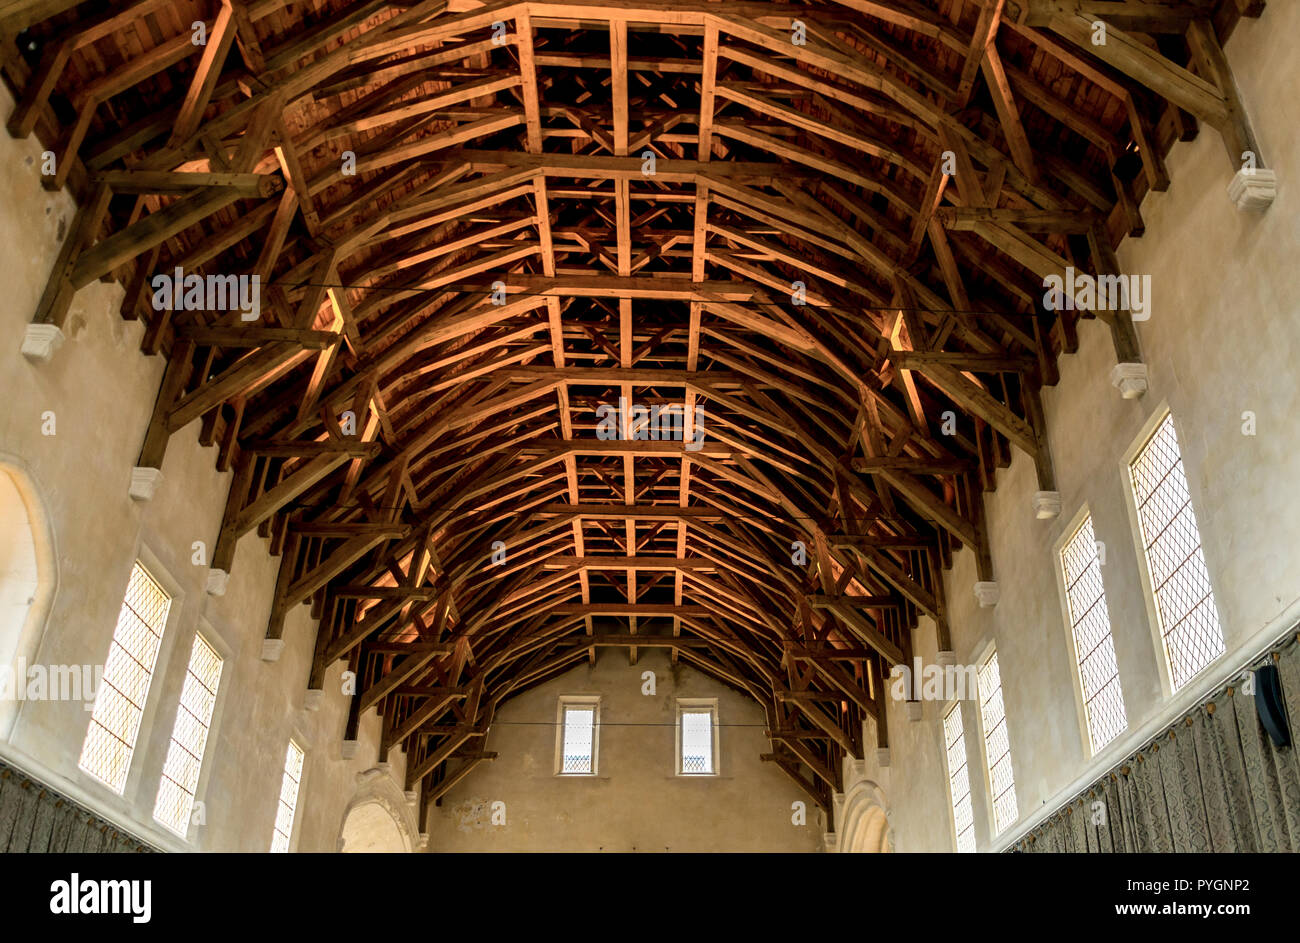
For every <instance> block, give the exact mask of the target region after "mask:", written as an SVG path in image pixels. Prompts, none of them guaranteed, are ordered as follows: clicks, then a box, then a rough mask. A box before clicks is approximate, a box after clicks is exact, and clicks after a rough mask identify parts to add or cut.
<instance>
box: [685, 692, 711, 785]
mask: <svg viewBox="0 0 1300 943" xmlns="http://www.w3.org/2000/svg"><path fill="white" fill-rule="evenodd" d="M681 743H682V756H681V772H682V773H683V774H684V775H692V776H708V775H712V774H713V710H712V709H710V708H706V709H697V708H692V709H689V710H683V711H682V713H681Z"/></svg>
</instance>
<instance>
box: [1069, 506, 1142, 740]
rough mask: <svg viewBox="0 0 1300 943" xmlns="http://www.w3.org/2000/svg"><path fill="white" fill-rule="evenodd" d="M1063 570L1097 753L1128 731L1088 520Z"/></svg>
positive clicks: (1090, 731)
mask: <svg viewBox="0 0 1300 943" xmlns="http://www.w3.org/2000/svg"><path fill="white" fill-rule="evenodd" d="M1061 571H1062V573H1063V574H1064V575H1065V597H1066V601H1067V603H1068V605H1069V610H1070V632H1071V634H1072V635H1073V637H1074V652H1075V658H1076V659H1077V660H1078V669H1079V681H1080V684H1081V686H1082V688H1083V704H1084V713H1085V716H1086V717H1087V721H1088V737H1089V739H1090V741H1091V743H1092V752H1093V753H1096V752H1097V751H1098V750H1100V749H1101V748H1102V747H1104V746H1105V745H1106V744H1108V743H1110V741H1112V740H1114V739H1115V738H1116V737H1117V736H1119V735H1120V734H1121V733H1123V732H1124V731H1125V730H1126V729H1127V728H1128V715H1127V713H1126V712H1125V710H1124V692H1123V691H1122V690H1121V689H1120V684H1119V665H1118V663H1117V662H1116V661H1115V642H1114V639H1112V637H1111V631H1110V613H1109V611H1108V610H1107V609H1106V591H1105V588H1104V586H1103V585H1102V581H1101V559H1100V557H1099V556H1098V553H1097V539H1096V536H1095V534H1094V533H1093V530H1092V515H1088V517H1087V518H1085V519H1084V522H1083V523H1082V524H1081V525H1079V529H1078V530H1077V531H1075V532H1074V536H1073V537H1071V538H1070V539H1069V541H1067V542H1066V544H1065V546H1064V547H1062V548H1061Z"/></svg>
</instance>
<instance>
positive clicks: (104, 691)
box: [78, 561, 172, 793]
mask: <svg viewBox="0 0 1300 943" xmlns="http://www.w3.org/2000/svg"><path fill="white" fill-rule="evenodd" d="M171 604H172V599H171V596H169V595H168V594H167V592H166V591H165V590H164V589H163V588H162V587H161V586H159V585H158V581H157V580H155V579H154V578H153V577H152V576H150V575H149V572H148V571H147V570H146V569H145V568H144V567H143V566H142V565H141V564H140V563H139V561H136V564H135V566H133V567H132V568H131V578H130V580H128V582H127V585H126V598H125V599H124V600H123V602H122V609H121V611H120V612H119V613H118V616H117V627H116V628H115V629H114V630H113V642H112V644H111V645H109V648H108V657H107V658H106V659H105V660H104V679H103V682H102V683H101V684H100V686H99V690H98V691H97V692H96V694H95V708H94V712H93V713H92V714H91V717H90V727H89V729H88V730H87V731H86V740H85V742H84V743H83V744H82V747H81V759H80V760H79V762H78V765H79V766H80V767H81V768H82V769H83V770H85V771H86V772H87V773H89V774H90V775H91V776H94V777H95V778H96V779H98V780H100V781H102V782H103V783H105V784H106V785H107V786H109V788H111V789H112V790H113V791H114V792H119V793H120V792H121V791H122V789H123V788H124V787H125V786H126V774H127V771H128V770H129V769H130V768H131V755H132V754H133V753H134V751H135V739H136V736H137V735H138V734H139V732H140V720H141V718H142V717H143V716H144V705H145V701H146V700H147V699H148V697H149V684H150V682H151V681H152V680H153V669H154V664H155V662H156V661H157V660H158V649H159V648H160V647H161V645H162V636H163V630H164V629H165V628H166V626H167V613H168V611H169V610H170V609H171Z"/></svg>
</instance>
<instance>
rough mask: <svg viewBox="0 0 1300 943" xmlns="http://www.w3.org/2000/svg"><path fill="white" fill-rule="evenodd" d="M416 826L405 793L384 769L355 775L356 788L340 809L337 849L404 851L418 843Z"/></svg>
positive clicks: (406, 851) (416, 845)
mask: <svg viewBox="0 0 1300 943" xmlns="http://www.w3.org/2000/svg"><path fill="white" fill-rule="evenodd" d="M418 833H419V826H418V823H417V822H416V820H415V814H414V812H413V811H412V810H411V806H410V804H409V803H408V802H407V801H406V796H405V795H404V794H403V793H402V791H401V790H400V789H399V788H398V787H397V783H395V782H394V781H393V778H392V777H391V776H389V775H388V773H386V772H385V771H384V770H382V769H379V768H374V769H368V770H366V771H365V772H364V773H358V774H357V791H356V793H355V795H353V797H352V801H351V802H349V803H348V807H347V808H346V809H345V810H344V812H343V821H342V822H341V823H340V825H339V837H338V850H339V851H341V852H370V853H390V854H404V853H409V852H411V851H414V850H416V848H418V847H419V845H420V840H419V834H418Z"/></svg>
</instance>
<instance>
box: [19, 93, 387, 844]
mask: <svg viewBox="0 0 1300 943" xmlns="http://www.w3.org/2000/svg"><path fill="white" fill-rule="evenodd" d="M12 107H13V101H12V98H11V97H10V96H9V94H8V93H7V92H6V91H4V90H3V89H0V113H3V114H4V115H6V116H7V115H8V114H9V112H10V111H11V110H12ZM39 155H40V147H39V145H38V144H37V142H36V140H35V138H29V139H27V140H25V141H15V140H13V139H12V138H10V137H9V136H8V135H7V134H0V192H3V193H4V194H5V201H4V206H3V208H0V284H3V286H4V300H3V303H0V402H3V403H4V404H5V408H4V409H3V410H2V411H0V464H3V465H5V466H6V470H16V472H17V473H18V474H19V476H20V477H22V478H24V479H25V480H26V481H28V482H29V483H32V487H31V489H30V490H31V491H32V492H33V494H34V495H35V498H36V499H38V500H39V503H40V504H41V505H43V506H42V507H38V508H37V509H36V510H37V513H38V514H39V515H43V516H44V518H45V520H46V521H47V522H48V524H49V529H50V531H51V534H52V538H51V540H50V548H51V549H52V551H53V556H54V558H55V567H54V569H56V570H57V574H58V576H57V582H58V585H57V590H56V591H55V592H54V594H53V600H52V605H51V607H50V610H49V613H48V616H47V617H46V618H45V620H44V625H43V635H41V636H40V638H39V643H38V646H37V648H36V659H37V660H38V661H39V662H40V663H42V664H73V665H82V664H89V665H95V664H100V665H102V664H103V661H104V658H105V655H106V654H107V651H108V646H109V643H110V640H111V638H112V634H113V629H114V626H115V624H116V621H117V614H118V610H119V608H120V607H121V604H122V594H123V591H124V590H125V587H126V581H127V577H128V574H129V572H130V569H131V566H132V562H133V561H134V560H135V559H136V558H137V556H140V557H142V558H143V559H145V560H146V562H147V565H148V566H149V567H150V569H151V570H153V571H154V573H155V576H157V577H158V578H159V579H160V580H161V581H162V582H163V583H164V585H165V586H166V588H167V589H169V590H170V591H171V592H172V593H173V594H174V596H175V600H174V602H173V605H172V611H171V615H170V618H169V621H168V625H167V629H166V632H165V634H164V638H163V644H162V648H161V651H160V653H159V656H158V663H157V667H156V669H155V674H154V681H153V685H152V687H151V689H150V692H149V699H148V703H147V705H146V711H145V719H144V723H143V726H142V728H141V733H140V736H139V740H138V743H137V749H136V752H135V756H134V758H133V761H132V764H131V771H130V775H129V778H128V783H127V786H126V790H125V793H124V795H122V796H117V795H115V794H114V793H113V792H112V791H111V790H109V789H108V788H106V787H105V786H103V785H101V784H100V783H99V782H98V781H97V780H94V779H93V778H91V777H89V776H88V775H86V774H84V773H82V772H81V771H80V770H79V769H78V767H77V761H78V758H79V755H80V750H81V744H82V740H83V739H84V737H85V733H86V727H87V724H88V722H89V719H90V713H89V711H87V710H85V709H84V708H83V706H82V704H81V703H80V702H73V703H68V702H58V701H40V702H38V701H26V702H23V703H21V704H20V705H17V707H18V711H17V717H16V719H15V720H13V722H12V725H10V724H9V723H6V724H5V725H4V726H3V727H0V754H2V755H4V756H5V757H6V758H8V759H10V760H12V761H13V762H15V763H16V764H17V765H19V766H21V767H24V768H26V769H28V770H29V771H31V772H32V773H33V774H35V775H37V776H38V777H42V778H44V779H46V780H47V781H49V782H50V784H51V785H52V786H54V787H56V788H60V789H64V790H66V791H67V792H68V793H69V794H70V795H72V796H73V798H76V799H78V800H80V801H83V802H85V803H87V804H88V805H90V806H91V807H92V808H94V809H95V810H96V811H99V812H101V813H102V814H104V815H106V816H107V817H109V818H110V819H112V820H115V821H117V822H119V823H121V824H123V825H124V826H125V827H127V828H129V829H131V830H132V831H134V832H136V833H137V834H140V835H141V836H143V837H145V838H148V839H150V840H152V841H154V842H156V843H158V844H159V845H161V846H163V847H165V848H169V849H174V850H186V849H188V850H204V851H265V850H266V849H267V848H268V847H269V845H270V840H271V833H272V826H273V824H274V821H275V814H276V808H277V802H278V796H279V791H280V780H281V776H282V770H283V764H284V754H285V748H286V744H287V742H288V739H289V738H290V737H291V736H293V737H296V738H297V739H298V742H299V743H300V745H302V746H303V747H304V748H305V750H306V754H307V756H306V770H305V773H304V778H303V785H302V794H301V798H300V800H299V806H298V823H297V827H296V830H295V832H296V835H295V845H296V847H297V849H298V850H300V851H333V850H335V848H336V845H337V841H338V837H339V830H340V827H341V824H342V821H343V814H344V811H345V808H346V807H347V805H348V802H349V800H350V799H351V798H352V796H353V794H354V793H355V792H356V790H357V788H358V777H360V776H361V774H363V773H364V772H365V771H366V770H367V769H368V768H370V767H373V766H374V764H375V758H376V755H377V753H376V743H377V738H378V733H379V721H378V718H377V717H376V715H375V713H374V712H373V711H371V712H369V713H368V715H367V716H365V717H364V718H363V722H362V725H361V734H360V742H359V745H358V748H357V750H356V754H355V757H354V758H353V759H351V760H344V759H343V758H342V757H341V755H340V750H341V741H342V732H343V727H344V722H345V718H346V711H347V699H346V698H345V697H344V696H343V694H342V689H341V685H340V682H339V675H340V673H341V671H342V668H343V666H342V664H341V663H339V664H336V665H335V666H334V667H333V668H332V669H331V671H330V673H329V675H328V678H327V682H326V685H325V698H324V703H323V705H322V707H321V709H320V710H319V711H308V710H304V707H303V698H304V693H305V688H306V679H307V673H308V669H309V666H310V660H311V655H312V646H313V640H314V636H315V625H314V623H313V622H312V620H311V619H310V617H309V614H308V610H307V609H306V608H305V607H304V608H301V609H299V610H297V611H296V612H294V613H292V614H291V616H290V618H289V620H288V623H287V625H286V629H285V642H286V646H285V650H284V653H283V655H282V656H281V657H280V659H279V661H278V662H275V663H268V662H264V661H262V660H261V657H260V655H261V649H262V639H263V636H264V634H265V628H266V621H267V617H268V615H269V611H270V601H271V595H272V591H273V589H274V585H275V578H276V571H277V567H278V565H279V559H278V558H273V557H271V556H269V555H268V553H267V549H266V542H265V541H263V540H261V539H260V538H258V537H257V535H256V534H249V535H248V536H246V537H245V538H244V539H243V540H242V541H241V542H240V544H239V547H238V550H237V553H236V557H235V562H234V565H233V567H232V573H231V578H230V582H229V588H228V590H227V592H226V595H225V596H224V597H215V596H209V595H207V594H206V593H205V591H204V583H205V580H206V574H207V568H206V567H204V566H195V565H193V564H192V563H191V553H192V551H191V546H192V544H193V542H194V541H204V542H206V544H207V547H208V549H209V551H210V550H211V548H212V547H213V545H214V543H215V540H216V536H217V531H218V528H219V525H220V521H221V513H222V509H223V507H224V505H225V501H226V493H227V491H228V490H229V484H230V475H229V474H228V473H227V474H218V473H217V472H216V470H215V459H216V451H215V449H213V448H202V447H200V446H199V445H198V423H197V422H196V423H193V424H191V425H190V426H189V427H187V428H185V429H183V430H181V431H180V432H178V433H177V434H176V435H174V436H173V437H172V441H171V443H170V446H169V447H168V450H167V457H166V461H165V462H164V464H163V468H162V472H163V481H162V484H161V486H160V487H159V489H158V491H157V493H156V494H155V496H154V498H153V500H152V501H150V502H147V503H137V502H135V501H133V500H131V499H130V498H129V497H128V495H127V487H128V484H129V481H130V474H131V468H132V466H133V465H134V463H135V459H136V456H137V454H138V452H139V449H140V446H141V442H142V440H143V434H144V430H145V426H146V424H147V423H148V420H149V416H150V413H151V411H152V408H153V403H154V399H155V397H156V395H157V391H158V383H159V380H160V378H161V375H162V368H163V361H162V358H160V357H153V358H149V357H145V356H143V355H142V354H141V353H140V350H139V344H140V336H141V331H142V327H141V325H139V324H132V323H128V322H125V321H123V320H122V319H121V317H120V316H119V314H118V301H119V299H120V295H121V289H120V287H118V286H117V285H116V284H112V285H109V284H103V283H99V282H96V283H94V284H91V285H89V286H87V287H86V288H85V289H83V290H82V291H80V292H79V293H78V294H77V296H76V299H75V301H74V302H73V306H72V310H71V313H70V315H69V319H68V325H67V327H66V333H67V334H68V341H67V343H66V344H65V345H64V346H63V347H62V349H60V350H59V351H58V352H57V353H56V354H55V356H54V359H53V360H52V361H51V362H50V363H48V364H44V365H36V364H32V363H30V362H28V361H27V360H26V359H24V358H23V357H22V356H21V354H20V353H19V348H20V345H21V343H22V338H23V333H24V330H25V328H26V326H27V324H28V322H29V321H30V319H31V315H32V312H33V311H34V310H35V308H36V304H37V301H38V299H39V297H40V293H41V291H42V289H43V287H44V284H45V280H46V277H47V275H48V273H49V270H50V267H51V266H52V264H53V261H54V258H55V255H56V253H57V251H58V247H59V244H60V239H61V236H62V234H63V232H64V231H65V230H66V228H67V227H69V226H70V225H71V222H72V219H73V215H74V206H73V203H72V200H71V198H70V197H69V196H68V195H67V194H66V193H56V194H50V193H47V192H46V191H45V190H43V189H42V188H41V185H40V176H39ZM47 411H50V412H53V414H54V418H55V422H56V427H55V429H56V434H55V435H53V436H46V435H43V434H42V416H43V414H45V413H46V412H47ZM29 510H30V509H29ZM201 625H202V626H203V627H204V631H205V633H206V634H207V637H208V638H209V640H210V641H211V642H212V643H213V644H214V645H215V646H216V647H217V648H218V649H219V650H220V652H221V653H222V655H223V656H224V658H225V666H224V671H223V676H222V680H221V691H220V694H219V696H218V703H217V709H216V716H215V719H214V724H213V729H212V735H211V737H210V739H209V742H208V746H207V751H206V757H205V762H204V771H203V777H202V780H201V782H200V789H199V798H200V799H201V800H202V801H204V802H205V803H206V824H205V825H203V826H195V827H194V828H192V829H191V836H190V841H189V842H188V843H183V842H181V841H179V840H178V839H177V838H176V837H175V836H173V835H172V834H171V833H170V832H167V831H166V830H164V829H162V828H161V827H159V826H156V825H155V824H154V823H153V820H152V813H153V803H154V797H155V794H156V791H157V786H158V779H159V774H160V771H161V768H162V763H163V759H164V757H165V756H166V752H167V745H168V742H169V739H170V736H171V727H172V723H173V720H174V718H175V714H176V706H177V703H178V698H179V695H180V689H181V685H182V683H183V680H184V676H185V670H186V664H187V661H188V658H189V653H190V647H191V644H192V640H193V637H194V633H195V631H197V630H198V629H199V627H200V626H201ZM39 629H40V627H38V631H39ZM9 658H10V653H9V652H0V659H3V660H4V661H6V662H7V661H8V660H9ZM5 706H6V707H8V708H10V711H9V714H10V715H12V713H13V712H12V708H13V707H14V705H12V704H10V705H5ZM5 717H6V715H5V714H0V719H4V718H5ZM10 728H11V729H10ZM391 759H392V762H393V765H394V767H395V768H394V770H393V771H392V772H391V774H390V773H389V772H388V771H386V770H380V771H379V773H380V774H382V775H383V776H385V777H389V776H391V777H392V778H393V779H395V780H396V782H397V783H400V782H401V777H402V775H403V766H404V759H403V757H402V756H401V754H400V753H395V754H393V755H392V756H391ZM392 790H393V791H394V792H395V793H396V795H397V797H398V800H399V801H402V802H404V801H405V800H404V799H402V797H401V788H400V786H397V785H396V784H394V785H393V787H392Z"/></svg>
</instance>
